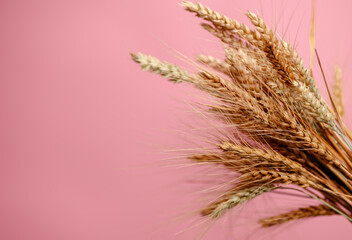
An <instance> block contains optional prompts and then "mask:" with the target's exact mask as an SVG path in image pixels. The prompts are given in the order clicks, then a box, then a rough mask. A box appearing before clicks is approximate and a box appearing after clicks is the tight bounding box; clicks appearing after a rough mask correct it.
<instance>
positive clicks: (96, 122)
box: [0, 0, 352, 240]
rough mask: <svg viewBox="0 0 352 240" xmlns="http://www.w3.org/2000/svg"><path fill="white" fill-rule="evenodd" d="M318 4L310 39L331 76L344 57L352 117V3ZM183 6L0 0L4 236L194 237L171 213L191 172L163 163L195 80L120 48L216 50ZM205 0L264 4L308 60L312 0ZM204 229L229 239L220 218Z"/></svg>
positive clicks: (338, 221)
mask: <svg viewBox="0 0 352 240" xmlns="http://www.w3.org/2000/svg"><path fill="white" fill-rule="evenodd" d="M317 2H318V3H317V27H316V46H317V49H318V51H319V53H320V56H321V59H322V61H323V64H324V68H325V70H326V73H327V75H328V76H331V69H332V68H333V66H334V64H335V63H339V64H342V65H343V70H344V77H345V81H344V83H343V85H344V89H345V102H346V107H347V115H348V116H349V118H351V114H352V109H351V108H350V105H349V104H347V102H351V100H352V99H351V93H350V91H349V89H351V81H349V80H348V79H349V78H351V77H352V76H351V71H350V66H351V57H350V56H351V50H352V48H351V44H350V43H351V42H352V41H351V40H352V33H351V31H349V29H350V27H351V20H350V12H351V9H352V2H351V1H327V0H325V1H317ZM178 3H179V1H174V0H168V1H165V0H150V1H137V0H129V1H120V0H116V1H107V0H99V1H97V0H96V1H93V0H88V1H82V0H69V1H66V0H64V1H41V0H26V1H17V0H11V1H6V0H2V1H1V3H0V34H1V38H0V42H1V44H0V79H1V82H0V91H1V94H0V99H1V100H0V106H1V115H0V133H1V134H0V141H1V144H0V159H1V160H0V165H1V166H0V239H7V240H15V239H16V240H17V239H36V240H40V239H52V240H56V239H65V240H70V239H72V240H73V239H86V240H90V239H153V240H157V239H193V238H192V237H191V236H188V235H187V234H186V235H183V234H180V231H181V230H182V228H183V220H182V217H181V218H177V217H176V218H175V214H176V216H177V213H178V210H177V209H178V208H179V207H180V208H182V207H183V205H184V204H185V203H187V201H188V199H190V197H189V196H188V194H190V191H189V189H183V187H181V186H187V185H182V184H184V179H185V178H184V175H185V174H186V173H184V171H180V170H173V169H170V168H163V167H162V166H160V164H158V161H159V160H161V159H162V158H163V157H164V156H162V155H161V154H160V152H161V151H162V150H163V147H164V145H166V146H175V145H178V144H179V143H180V141H179V139H177V138H175V135H174V134H172V133H170V132H172V131H173V130H174V129H177V128H178V127H180V128H181V124H180V120H182V119H183V117H185V118H186V117H187V114H186V113H185V112H186V111H187V106H185V104H184V103H182V100H183V98H184V96H185V90H186V89H187V91H188V90H189V92H190V93H192V90H190V89H189V88H188V87H187V86H182V85H180V86H175V85H174V84H171V83H169V82H167V81H166V80H164V79H161V78H160V77H157V76H154V75H152V74H149V73H145V72H142V71H140V70H139V67H138V66H137V65H136V64H134V63H133V62H132V61H131V60H130V57H129V55H128V54H129V52H130V51H142V52H144V53H147V54H152V55H155V56H157V57H159V58H162V59H167V60H169V61H174V62H179V60H177V59H176V58H175V52H174V51H173V50H172V49H176V50H179V51H181V52H182V53H184V54H185V55H187V56H193V55H194V54H195V53H199V52H200V53H206V52H208V53H217V51H218V50H219V49H220V48H219V45H217V44H215V43H214V42H215V39H213V38H212V37H211V36H210V35H208V34H207V33H205V32H204V31H203V30H202V29H201V28H200V27H199V22H200V21H199V20H198V19H196V18H195V17H194V16H192V14H189V13H187V12H185V11H184V10H183V9H182V7H180V6H179V5H178ZM203 3H204V4H206V5H208V6H210V7H212V8H213V9H216V10H218V11H220V12H223V13H225V14H226V15H228V16H230V17H235V18H236V19H239V20H241V21H242V20H243V21H245V18H244V17H243V13H244V11H246V10H247V9H251V10H253V11H257V12H259V13H260V12H261V11H262V12H263V13H264V19H266V20H267V21H268V22H269V23H270V24H272V25H273V26H275V23H276V22H280V23H281V24H280V25H279V26H278V28H277V30H278V32H279V33H281V34H282V35H284V32H285V29H286V28H288V29H289V30H288V33H287V34H285V38H286V39H290V41H291V42H294V41H295V42H296V43H297V44H298V50H299V52H300V53H301V56H303V58H304V59H305V60H306V63H309V45H308V33H309V24H310V10H311V4H310V1H264V0H263V1H261V2H260V1H251V2H249V1H239V0H231V1H229V0H222V1H212V0H204V1H203ZM261 9H262V10H261ZM275 13H276V14H275ZM291 16H292V20H291V21H290V18H291ZM296 36H297V38H296ZM295 39H296V40H295ZM164 43H166V44H167V45H168V46H166V45H165V44H164ZM316 75H317V76H318V78H319V86H320V87H321V92H322V94H323V95H324V96H325V97H326V91H325V90H324V88H323V84H322V81H321V78H320V77H319V76H320V73H319V71H316ZM329 79H330V80H331V77H329ZM348 116H347V118H346V121H349V119H348ZM180 172H182V174H181V173H180ZM190 173H191V172H190ZM186 188H187V187H186ZM190 195H191V194H190ZM175 223H176V224H175ZM175 225H176V226H175ZM229 227H231V226H229ZM225 232H226V231H225ZM198 236H199V235H198ZM231 236H232V235H231ZM351 238H352V226H351V224H349V223H348V222H347V221H346V220H345V219H343V218H342V217H327V218H319V219H313V220H309V221H306V222H304V223H302V224H295V225H290V227H288V228H285V229H284V230H281V231H279V232H277V233H275V234H269V236H268V237H267V238H263V239H287V240H290V239H320V240H324V239H341V240H343V239H351ZM204 239H232V238H231V237H230V235H226V234H224V229H221V228H215V229H214V230H212V231H210V232H209V234H207V235H206V236H205V237H204Z"/></svg>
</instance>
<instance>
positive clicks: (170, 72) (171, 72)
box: [130, 53, 189, 83]
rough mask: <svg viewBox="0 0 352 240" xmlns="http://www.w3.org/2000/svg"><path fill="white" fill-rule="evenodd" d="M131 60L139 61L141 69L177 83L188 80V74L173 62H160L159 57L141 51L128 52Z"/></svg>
mask: <svg viewBox="0 0 352 240" xmlns="http://www.w3.org/2000/svg"><path fill="white" fill-rule="evenodd" d="M130 55H131V57H132V60H133V61H135V62H136V63H139V64H140V66H141V68H142V70H144V71H149V72H152V73H155V74H158V75H161V76H163V77H165V78H167V79H169V80H170V81H172V82H175V83H179V82H182V81H188V80H189V74H188V72H187V71H186V70H184V69H181V68H180V67H178V66H177V65H175V64H172V63H168V62H162V61H160V60H159V59H157V58H155V57H152V56H148V55H145V54H142V53H137V54H135V53H130Z"/></svg>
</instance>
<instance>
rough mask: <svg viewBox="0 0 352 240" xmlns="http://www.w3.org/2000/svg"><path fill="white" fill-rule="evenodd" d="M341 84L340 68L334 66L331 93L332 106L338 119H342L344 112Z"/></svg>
mask: <svg viewBox="0 0 352 240" xmlns="http://www.w3.org/2000/svg"><path fill="white" fill-rule="evenodd" d="M341 82H342V73H341V67H340V66H335V71H334V86H333V91H332V97H333V101H334V104H335V107H336V111H337V113H338V114H339V115H340V117H342V116H343V114H344V112H345V111H344V110H345V109H344V106H343V98H342V87H341Z"/></svg>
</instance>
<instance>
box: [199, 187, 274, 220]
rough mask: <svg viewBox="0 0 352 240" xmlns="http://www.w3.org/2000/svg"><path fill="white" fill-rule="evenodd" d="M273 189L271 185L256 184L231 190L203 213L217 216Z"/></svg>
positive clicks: (212, 216) (213, 216)
mask: <svg viewBox="0 0 352 240" xmlns="http://www.w3.org/2000/svg"><path fill="white" fill-rule="evenodd" d="M272 189H273V187H270V186H268V187H266V186H256V187H252V188H248V189H242V190H231V191H229V192H227V193H226V194H224V195H223V196H221V197H219V198H218V199H217V200H215V201H214V202H212V203H211V204H209V205H208V206H207V207H206V208H204V209H203V210H202V215H203V216H209V217H211V218H217V217H219V216H221V215H222V214H223V213H224V212H225V211H226V210H228V209H231V208H233V207H235V206H237V205H240V204H243V203H244V202H247V201H250V200H252V199H253V198H255V197H258V196H259V195H261V194H263V193H265V192H269V191H271V190H272Z"/></svg>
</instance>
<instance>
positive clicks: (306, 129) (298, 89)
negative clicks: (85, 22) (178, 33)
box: [131, 2, 352, 227]
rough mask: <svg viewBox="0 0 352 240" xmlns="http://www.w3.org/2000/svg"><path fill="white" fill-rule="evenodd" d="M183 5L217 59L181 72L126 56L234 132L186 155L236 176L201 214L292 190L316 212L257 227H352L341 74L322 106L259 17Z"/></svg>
mask: <svg viewBox="0 0 352 240" xmlns="http://www.w3.org/2000/svg"><path fill="white" fill-rule="evenodd" d="M182 5H183V6H184V7H185V9H186V10H187V11H189V12H192V13H195V14H196V16H197V17H200V18H202V19H204V20H206V21H207V22H208V23H202V27H203V28H204V29H205V30H207V31H208V32H210V33H211V34H212V35H214V36H215V37H217V38H218V39H220V40H221V41H222V43H223V45H224V50H225V57H224V59H217V58H214V57H212V56H206V55H199V56H197V59H196V60H197V61H198V63H199V65H196V66H198V67H196V69H195V71H194V73H189V71H186V70H184V69H181V68H180V67H178V66H176V65H174V64H171V63H168V62H163V61H160V60H158V59H156V58H154V57H151V56H148V55H144V54H141V53H138V54H133V53H132V54H131V56H132V59H133V60H134V61H135V62H137V63H139V64H140V65H141V67H142V69H143V70H146V71H150V72H153V73H156V74H159V75H161V76H163V77H165V78H167V79H169V80H170V81H173V82H177V83H178V82H186V83H191V84H193V85H194V86H196V87H197V88H198V89H200V90H202V91H204V92H205V93H207V94H209V95H210V96H211V97H212V98H213V99H214V101H213V104H211V105H207V106H208V108H207V110H208V111H209V112H210V113H211V114H214V115H215V116H216V117H217V118H218V119H219V120H220V121H222V122H223V123H226V124H227V126H229V128H227V129H228V130H227V131H233V134H229V135H230V136H231V137H228V138H224V137H223V136H219V138H218V139H217V142H216V143H215V144H214V149H216V151H211V152H208V153H203V154H193V155H192V154H191V155H190V156H189V159H191V160H192V161H195V162H200V163H209V164H216V165H217V166H222V167H223V168H225V169H228V170H229V171H234V172H236V173H237V174H238V177H237V178H236V180H235V181H234V182H233V184H232V185H231V187H230V188H229V189H227V191H226V192H224V193H223V194H221V195H220V196H219V197H218V198H217V199H216V200H214V201H212V202H210V203H209V204H208V205H207V206H206V207H205V208H204V209H203V210H202V211H201V214H202V215H203V216H205V217H210V218H218V217H219V216H221V215H222V214H223V213H224V212H226V211H227V210H228V209H230V208H233V207H235V206H238V205H241V204H244V203H245V202H247V201H250V200H252V199H253V198H255V197H257V196H259V195H261V194H266V193H267V192H270V191H274V190H277V189H283V188H286V189H287V188H292V189H296V190H297V191H300V192H301V193H304V194H306V195H308V196H309V197H310V198H312V199H315V200H316V205H312V206H309V207H306V208H299V209H295V210H294V211H289V212H286V213H282V214H279V215H276V216H272V217H266V218H262V219H259V223H260V224H261V225H262V226H263V227H269V226H274V225H277V224H282V223H285V222H288V221H292V220H297V219H302V218H307V217H313V216H324V215H334V214H340V215H342V216H344V217H345V218H347V219H348V220H349V221H352V144H351V139H352V134H351V133H350V131H349V130H348V129H347V128H346V127H345V126H344V124H343V122H342V121H341V117H342V115H343V106H342V100H341V88H340V82H341V72H340V69H339V68H336V69H335V80H336V81H335V87H334V90H333V91H332V93H331V94H330V93H329V96H330V99H331V103H332V107H329V106H328V105H327V103H326V102H325V101H324V100H323V99H322V97H321V96H320V94H319V92H318V88H317V86H316V83H315V79H314V77H313V74H312V71H311V69H307V68H306V67H305V66H304V64H303V61H302V59H301V58H300V57H299V56H298V54H297V52H296V50H295V49H293V47H292V46H291V45H290V44H289V43H287V42H285V41H284V40H282V39H281V38H280V37H278V35H277V34H276V33H275V32H273V31H272V30H271V29H270V28H269V27H268V26H267V25H266V24H265V23H264V21H263V20H262V19H261V18H260V17H259V16H258V15H256V14H254V13H252V12H250V11H248V12H247V13H246V15H247V17H248V18H249V20H250V22H251V23H252V24H253V25H254V28H250V27H248V26H246V25H245V24H242V23H239V22H238V21H236V20H234V19H230V18H228V17H226V16H224V15H222V14H220V13H218V12H215V11H213V10H211V9H209V8H208V7H205V6H203V5H202V4H200V3H197V4H193V3H191V2H183V3H182ZM318 60H319V58H318ZM319 64H320V61H319ZM324 79H325V76H324ZM231 129H232V130H231ZM291 186H293V187H291Z"/></svg>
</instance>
